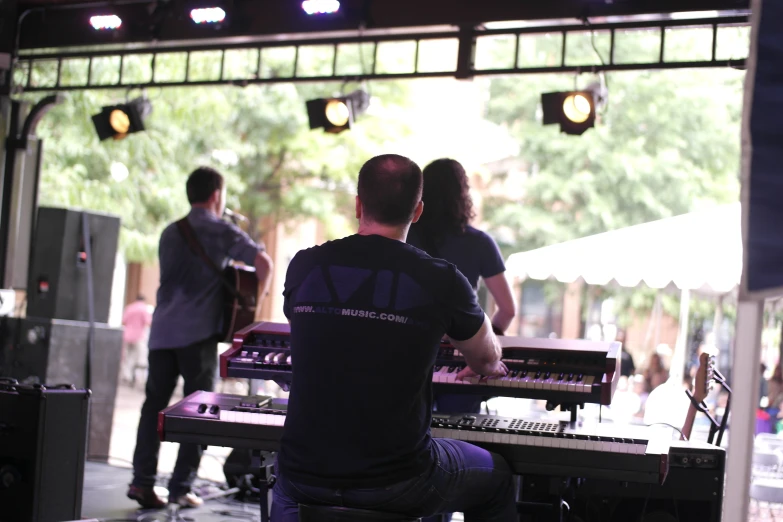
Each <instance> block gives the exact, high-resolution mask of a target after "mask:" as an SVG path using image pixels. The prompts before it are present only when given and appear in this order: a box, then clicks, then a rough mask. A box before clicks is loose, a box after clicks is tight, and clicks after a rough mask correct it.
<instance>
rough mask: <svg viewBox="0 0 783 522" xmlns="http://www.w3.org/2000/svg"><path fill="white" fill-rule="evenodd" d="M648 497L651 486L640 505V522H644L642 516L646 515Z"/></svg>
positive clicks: (650, 492) (650, 493)
mask: <svg viewBox="0 0 783 522" xmlns="http://www.w3.org/2000/svg"><path fill="white" fill-rule="evenodd" d="M650 495H652V484H650V487H649V488H648V489H647V496H646V497H644V504H642V516H641V517H639V520H640V521H641V522H644V515H645V514H646V513H647V501H648V500H650Z"/></svg>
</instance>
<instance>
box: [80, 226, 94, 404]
mask: <svg viewBox="0 0 783 522" xmlns="http://www.w3.org/2000/svg"><path fill="white" fill-rule="evenodd" d="M82 239H83V240H84V254H85V256H86V257H87V259H85V262H86V263H85V264H86V268H87V319H88V320H89V329H88V330H87V362H86V365H85V368H84V387H85V388H87V389H88V390H89V389H90V388H91V387H92V352H93V350H94V348H95V295H94V293H93V279H92V276H93V273H92V245H91V244H90V243H92V241H91V237H90V218H89V216H88V215H87V213H86V212H82Z"/></svg>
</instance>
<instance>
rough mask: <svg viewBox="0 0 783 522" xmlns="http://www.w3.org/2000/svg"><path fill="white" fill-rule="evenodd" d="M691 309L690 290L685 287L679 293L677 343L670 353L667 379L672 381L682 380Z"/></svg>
mask: <svg viewBox="0 0 783 522" xmlns="http://www.w3.org/2000/svg"><path fill="white" fill-rule="evenodd" d="M690 309H691V291H690V290H688V289H687V288H684V289H683V290H682V293H681V294H680V329H679V331H678V332H677V344H675V346H674V354H672V364H671V368H669V379H670V380H671V381H672V382H675V383H679V382H681V381H682V375H683V371H684V369H685V359H686V353H687V351H688V314H689V312H690Z"/></svg>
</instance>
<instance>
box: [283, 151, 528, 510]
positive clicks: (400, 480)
mask: <svg viewBox="0 0 783 522" xmlns="http://www.w3.org/2000/svg"><path fill="white" fill-rule="evenodd" d="M358 188H359V195H358V196H357V198H356V217H357V218H358V219H359V232H358V234H356V235H353V236H350V237H347V238H345V239H341V240H337V241H330V242H328V243H326V244H324V245H322V246H318V247H313V248H310V249H307V250H303V251H301V252H299V253H298V254H297V255H296V256H295V257H294V259H293V260H292V261H291V264H290V265H289V267H288V273H287V275H286V282H285V290H284V296H285V305H284V306H285V313H286V316H287V317H288V319H289V321H290V322H291V356H292V360H293V382H292V385H291V396H290V399H289V404H288V414H287V417H286V424H285V431H284V433H283V438H282V441H281V448H280V453H279V455H278V465H277V479H278V480H277V483H276V484H275V487H274V504H273V508H272V519H273V520H274V521H275V522H295V521H296V520H297V516H298V503H300V502H301V503H310V504H329V505H340V506H348V507H357V508H367V509H375V510H380V511H387V512H392V513H401V514H406V515H412V516H427V515H432V514H435V513H442V512H453V511H461V512H464V513H465V517H466V518H465V520H466V522H471V521H482V522H495V521H497V522H501V521H502V522H507V521H508V522H511V521H516V520H517V515H516V506H515V502H514V493H513V486H512V477H511V473H510V471H509V468H508V465H507V463H506V462H505V461H504V460H503V459H502V458H500V457H499V456H498V455H495V454H493V453H490V452H488V451H486V450H483V449H480V448H478V447H476V446H473V445H471V444H468V443H466V442H462V441H455V440H449V439H432V438H431V437H430V432H429V427H430V420H431V410H432V390H431V382H432V368H433V365H434V363H435V356H436V353H437V346H438V342H439V341H440V339H441V338H442V337H443V335H444V334H445V335H448V336H449V337H450V338H451V340H452V342H453V343H454V345H455V346H456V348H457V349H459V350H460V351H461V352H462V353H463V354H464V356H465V359H466V361H467V363H468V366H469V368H467V369H466V370H464V371H463V372H462V377H466V376H469V375H470V376H474V375H477V374H480V375H486V376H495V375H505V373H506V371H507V370H506V367H505V366H504V365H503V363H502V362H501V361H500V355H501V350H500V346H499V344H498V342H497V338H496V337H495V335H494V334H493V333H492V326H491V324H490V321H489V319H488V318H487V317H486V315H485V314H484V312H483V311H482V310H481V308H480V307H479V306H478V304H477V302H476V297H475V294H474V292H473V289H472V288H471V286H470V284H469V283H468V281H467V280H466V279H465V277H464V276H463V275H462V274H461V273H460V272H459V271H458V270H457V269H456V267H455V266H454V265H452V264H450V263H448V262H446V261H442V260H436V259H433V258H431V257H430V256H428V255H427V254H425V253H424V252H422V251H421V250H418V249H417V248H415V247H412V246H410V245H407V244H405V237H406V234H407V232H408V228H409V226H410V224H411V222H413V221H416V220H417V219H418V218H419V216H420V215H421V212H422V209H423V204H422V202H421V190H422V175H421V170H420V169H419V167H418V166H417V165H416V164H415V163H413V162H412V161H411V160H409V159H407V158H404V157H401V156H395V155H385V156H378V157H375V158H373V159H371V160H370V161H368V162H367V163H365V165H364V166H363V167H362V169H361V171H360V173H359V184H358Z"/></svg>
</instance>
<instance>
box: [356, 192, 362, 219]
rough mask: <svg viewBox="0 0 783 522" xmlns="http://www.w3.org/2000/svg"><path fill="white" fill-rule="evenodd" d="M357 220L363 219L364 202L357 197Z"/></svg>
mask: <svg viewBox="0 0 783 522" xmlns="http://www.w3.org/2000/svg"><path fill="white" fill-rule="evenodd" d="M356 219H358V220H361V219H362V200H360V199H359V196H356Z"/></svg>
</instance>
